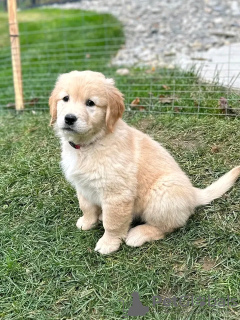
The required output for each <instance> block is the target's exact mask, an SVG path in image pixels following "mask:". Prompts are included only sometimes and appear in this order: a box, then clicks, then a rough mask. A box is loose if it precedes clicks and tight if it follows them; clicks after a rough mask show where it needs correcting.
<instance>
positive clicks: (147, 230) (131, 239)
mask: <svg viewBox="0 0 240 320" xmlns="http://www.w3.org/2000/svg"><path fill="white" fill-rule="evenodd" d="M163 238H164V233H163V232H162V231H161V230H160V229H159V228H158V227H155V226H151V225H149V224H142V225H139V226H137V227H134V228H132V229H130V230H129V232H128V235H127V238H126V244H127V245H128V246H130V247H140V246H141V245H143V244H144V243H145V242H149V241H154V240H159V239H163Z"/></svg>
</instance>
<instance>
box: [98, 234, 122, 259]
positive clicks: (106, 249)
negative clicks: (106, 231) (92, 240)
mask: <svg viewBox="0 0 240 320" xmlns="http://www.w3.org/2000/svg"><path fill="white" fill-rule="evenodd" d="M120 244H121V239H118V238H108V237H106V236H105V235H103V236H102V238H100V239H99V240H98V242H97V244H96V247H95V251H98V252H99V253H101V254H109V253H112V252H114V251H117V250H118V248H119V247H120Z"/></svg>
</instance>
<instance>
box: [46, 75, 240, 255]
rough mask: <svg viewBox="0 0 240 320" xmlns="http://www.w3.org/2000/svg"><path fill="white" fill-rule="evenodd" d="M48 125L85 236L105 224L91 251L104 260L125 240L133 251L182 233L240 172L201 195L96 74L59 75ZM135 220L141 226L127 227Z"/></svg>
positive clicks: (118, 94) (239, 169) (114, 90)
mask: <svg viewBox="0 0 240 320" xmlns="http://www.w3.org/2000/svg"><path fill="white" fill-rule="evenodd" d="M49 105H50V113H51V117H52V118H51V124H54V127H55V129H56V131H57V134H58V136H59V137H60V140H61V147H62V161H61V165H62V169H63V172H64V174H65V176H66V179H67V180H68V181H69V182H70V183H71V184H72V185H73V186H74V188H75V189H76V192H77V196H78V200H79V205H80V208H81V210H82V212H83V216H82V217H80V218H79V219H78V221H77V227H78V228H79V229H82V230H89V229H91V228H92V227H94V226H95V225H96V223H97V222H98V220H99V219H102V221H103V226H104V230H105V232H104V234H103V236H102V237H101V238H100V239H99V240H98V242H97V244H96V247H95V250H96V251H99V252H100V253H102V254H109V253H111V252H114V251H116V250H118V248H119V246H120V244H121V242H122V240H125V242H126V244H127V245H129V246H133V247H138V246H141V245H142V244H143V243H145V242H146V241H153V240H158V239H162V238H163V237H164V235H165V234H166V233H168V232H171V231H173V230H174V229H176V228H179V227H182V226H183V225H184V224H185V223H186V221H187V220H188V218H189V216H190V215H191V214H192V213H193V211H194V208H196V207H197V206H200V205H205V204H207V203H209V202H211V201H212V200H214V199H216V198H218V197H220V196H221V195H223V194H224V193H225V192H226V191H227V190H228V189H229V188H230V187H231V186H232V185H233V184H234V182H235V181H236V180H237V178H238V176H239V174H240V166H238V167H236V168H234V169H232V170H231V171H229V172H228V173H227V174H225V175H224V176H223V177H221V178H220V179H219V180H217V181H216V182H214V183H213V184H212V185H210V186H209V187H207V188H206V189H203V190H202V189H197V188H194V187H193V186H192V184H191V182H190V180H189V179H188V177H187V176H186V175H185V173H184V172H183V171H182V170H181V169H180V167H179V166H178V164H177V163H176V162H175V160H174V159H173V157H172V156H171V155H170V154H169V153H168V152H167V151H166V150H165V149H164V148H163V147H162V146H161V145H160V144H159V143H157V142H155V141H153V140H152V139H151V138H150V137H149V136H147V135H145V134H143V133H142V132H140V131H138V130H136V129H134V128H132V127H130V126H128V125H127V124H126V123H125V122H124V121H123V120H122V119H121V117H122V114H123V112H124V101H123V95H122V94H121V92H120V91H119V90H118V89H117V88H116V87H115V86H114V81H113V80H112V79H107V78H105V76H104V75H103V74H101V73H98V72H92V71H82V72H79V71H72V72H69V73H66V74H62V75H60V77H59V78H58V80H57V83H56V86H55V89H54V90H53V92H52V94H51V97H50V99H49ZM134 217H141V219H142V220H143V221H144V222H145V223H144V224H141V225H138V226H136V227H133V228H130V225H131V222H132V220H133V218H134Z"/></svg>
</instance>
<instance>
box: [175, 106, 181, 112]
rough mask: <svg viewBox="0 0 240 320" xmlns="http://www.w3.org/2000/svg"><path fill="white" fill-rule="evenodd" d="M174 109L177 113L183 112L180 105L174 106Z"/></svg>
mask: <svg viewBox="0 0 240 320" xmlns="http://www.w3.org/2000/svg"><path fill="white" fill-rule="evenodd" d="M173 110H174V112H177V113H179V112H181V109H180V108H179V107H174V108H173Z"/></svg>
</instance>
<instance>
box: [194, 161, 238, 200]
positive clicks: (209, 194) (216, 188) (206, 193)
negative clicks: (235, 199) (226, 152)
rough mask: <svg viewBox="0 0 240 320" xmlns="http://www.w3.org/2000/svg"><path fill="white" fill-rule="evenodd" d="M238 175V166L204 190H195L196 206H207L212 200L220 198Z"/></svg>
mask: <svg viewBox="0 0 240 320" xmlns="http://www.w3.org/2000/svg"><path fill="white" fill-rule="evenodd" d="M239 175H240V166H238V167H235V168H233V169H232V170H231V171H229V172H227V173H226V174H225V175H223V176H222V177H221V178H219V179H218V180H217V181H215V182H213V183H212V184H211V185H210V186H208V187H207V188H205V189H197V188H195V190H196V194H197V206H202V205H205V204H208V203H210V202H211V201H213V200H214V199H217V198H219V197H221V196H222V195H223V194H224V193H225V192H227V191H228V190H229V189H230V188H231V187H232V186H233V184H234V182H235V181H237V179H238V177H239Z"/></svg>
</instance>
